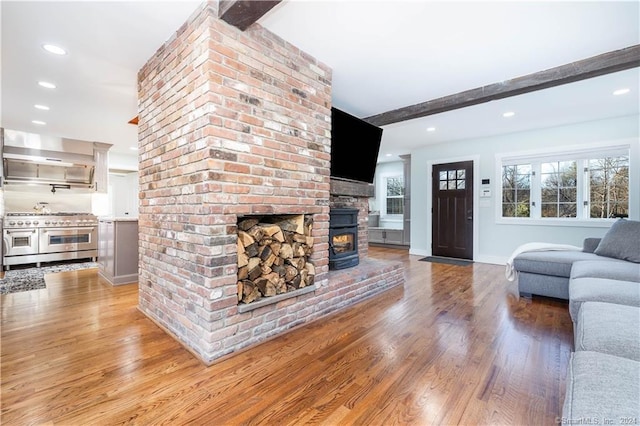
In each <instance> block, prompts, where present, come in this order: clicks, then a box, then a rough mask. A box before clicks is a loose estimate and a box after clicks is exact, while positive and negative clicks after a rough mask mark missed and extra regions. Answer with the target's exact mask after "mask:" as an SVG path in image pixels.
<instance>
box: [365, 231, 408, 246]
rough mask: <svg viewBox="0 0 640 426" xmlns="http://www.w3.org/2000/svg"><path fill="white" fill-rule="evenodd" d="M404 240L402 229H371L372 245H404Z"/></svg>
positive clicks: (370, 238)
mask: <svg viewBox="0 0 640 426" xmlns="http://www.w3.org/2000/svg"><path fill="white" fill-rule="evenodd" d="M403 240H404V232H403V231H402V229H386V228H369V242H370V243H378V244H398V245H402V244H403Z"/></svg>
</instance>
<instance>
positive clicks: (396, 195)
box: [385, 177, 404, 214]
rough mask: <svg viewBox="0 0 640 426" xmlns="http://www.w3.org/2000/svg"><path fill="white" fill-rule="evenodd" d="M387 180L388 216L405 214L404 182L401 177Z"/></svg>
mask: <svg viewBox="0 0 640 426" xmlns="http://www.w3.org/2000/svg"><path fill="white" fill-rule="evenodd" d="M385 180H386V190H387V194H386V202H387V208H386V214H403V212H404V208H403V205H404V180H403V178H401V177H388V178H386V179H385Z"/></svg>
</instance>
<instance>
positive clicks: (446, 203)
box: [431, 161, 473, 260]
mask: <svg viewBox="0 0 640 426" xmlns="http://www.w3.org/2000/svg"><path fill="white" fill-rule="evenodd" d="M432 205H433V214H432V216H433V217H432V222H431V223H432V238H433V240H432V245H431V247H432V249H431V251H432V254H433V255H434V256H443V257H455V258H459V259H469V260H473V161H462V162H457V163H447V164H435V165H434V166H433V204H432Z"/></svg>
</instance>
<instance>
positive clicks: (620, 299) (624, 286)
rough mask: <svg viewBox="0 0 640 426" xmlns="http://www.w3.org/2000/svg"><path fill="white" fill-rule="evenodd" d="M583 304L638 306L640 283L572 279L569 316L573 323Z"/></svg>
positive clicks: (599, 279) (639, 303) (603, 279)
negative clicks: (601, 303)
mask: <svg viewBox="0 0 640 426" xmlns="http://www.w3.org/2000/svg"><path fill="white" fill-rule="evenodd" d="M585 302H608V303H616V304H619V305H629V306H640V283H637V282H634V281H620V280H609V279H605V278H573V279H571V281H569V314H570V315H571V319H573V321H574V322H577V320H578V312H580V307H581V306H582V304H583V303H585Z"/></svg>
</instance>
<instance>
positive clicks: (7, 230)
mask: <svg viewBox="0 0 640 426" xmlns="http://www.w3.org/2000/svg"><path fill="white" fill-rule="evenodd" d="M5 232H6V233H7V234H24V233H25V232H30V233H32V234H35V233H36V230H35V229H27V230H25V231H11V230H9V229H5Z"/></svg>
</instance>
